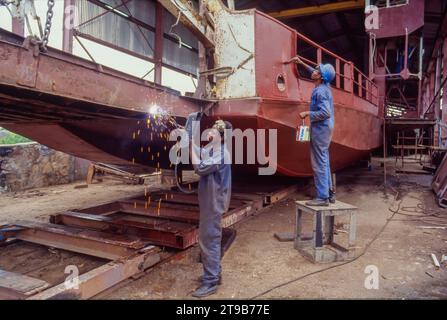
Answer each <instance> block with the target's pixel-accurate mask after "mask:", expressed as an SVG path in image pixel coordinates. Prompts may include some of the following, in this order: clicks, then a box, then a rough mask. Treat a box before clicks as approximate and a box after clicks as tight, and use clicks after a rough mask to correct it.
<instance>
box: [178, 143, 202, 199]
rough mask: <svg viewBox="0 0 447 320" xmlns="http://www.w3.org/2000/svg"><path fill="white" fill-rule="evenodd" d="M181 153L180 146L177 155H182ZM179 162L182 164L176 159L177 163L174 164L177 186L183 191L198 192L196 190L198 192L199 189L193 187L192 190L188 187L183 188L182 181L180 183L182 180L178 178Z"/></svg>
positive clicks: (188, 192)
mask: <svg viewBox="0 0 447 320" xmlns="http://www.w3.org/2000/svg"><path fill="white" fill-rule="evenodd" d="M180 153H181V149H180V148H179V149H178V150H177V157H180ZM179 164H180V161H176V163H175V165H174V176H175V182H176V184H177V188H178V189H179V190H180V191H181V192H183V193H186V194H193V193H196V192H197V189H192V188H191V190H187V189H185V188H183V186H182V185H181V183H180V181H179V179H178V175H177V172H178V170H177V167H178V165H179Z"/></svg>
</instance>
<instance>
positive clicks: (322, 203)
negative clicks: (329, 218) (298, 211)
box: [306, 198, 329, 207]
mask: <svg viewBox="0 0 447 320" xmlns="http://www.w3.org/2000/svg"><path fill="white" fill-rule="evenodd" d="M306 206H311V207H327V206H329V200H328V199H318V198H315V199H313V200H310V201H307V202H306Z"/></svg>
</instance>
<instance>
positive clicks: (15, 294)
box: [0, 270, 49, 299]
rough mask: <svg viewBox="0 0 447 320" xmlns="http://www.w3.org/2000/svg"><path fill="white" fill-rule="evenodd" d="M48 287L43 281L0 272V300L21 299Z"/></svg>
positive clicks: (13, 273) (3, 271)
mask: <svg viewBox="0 0 447 320" xmlns="http://www.w3.org/2000/svg"><path fill="white" fill-rule="evenodd" d="M48 287H49V284H48V283H47V282H45V281H43V280H40V279H36V278H32V277H29V276H26V275H23V274H19V273H15V272H9V271H5V270H0V299H23V298H26V297H28V296H30V295H32V294H35V293H38V292H40V291H43V290H44V289H46V288H48Z"/></svg>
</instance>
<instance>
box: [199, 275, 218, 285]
mask: <svg viewBox="0 0 447 320" xmlns="http://www.w3.org/2000/svg"><path fill="white" fill-rule="evenodd" d="M197 282H200V283H202V282H203V276H200V277H198V278H197ZM217 284H218V285H221V284H222V275H221V274H219V280H218V281H217Z"/></svg>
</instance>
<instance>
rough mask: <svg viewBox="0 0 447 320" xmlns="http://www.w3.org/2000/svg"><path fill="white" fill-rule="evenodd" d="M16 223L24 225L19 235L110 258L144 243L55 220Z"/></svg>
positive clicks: (135, 239)
mask: <svg viewBox="0 0 447 320" xmlns="http://www.w3.org/2000/svg"><path fill="white" fill-rule="evenodd" d="M15 226H16V227H19V228H22V230H20V231H17V232H16V233H15V234H14V238H16V239H19V240H23V241H27V242H32V243H37V244H42V245H47V246H51V247H54V248H59V249H64V250H69V251H74V252H78V253H83V254H87V255H92V256H95V257H99V258H104V259H110V260H115V259H119V258H122V257H127V256H130V255H131V254H134V253H135V252H137V251H138V250H139V249H141V248H143V247H144V245H145V243H143V242H142V241H141V240H140V239H138V238H136V237H131V236H127V235H119V234H109V233H104V232H101V231H94V230H88V229H80V228H68V227H61V226H59V225H55V224H46V223H37V222H29V221H18V222H16V224H15ZM0 233H1V229H0Z"/></svg>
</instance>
